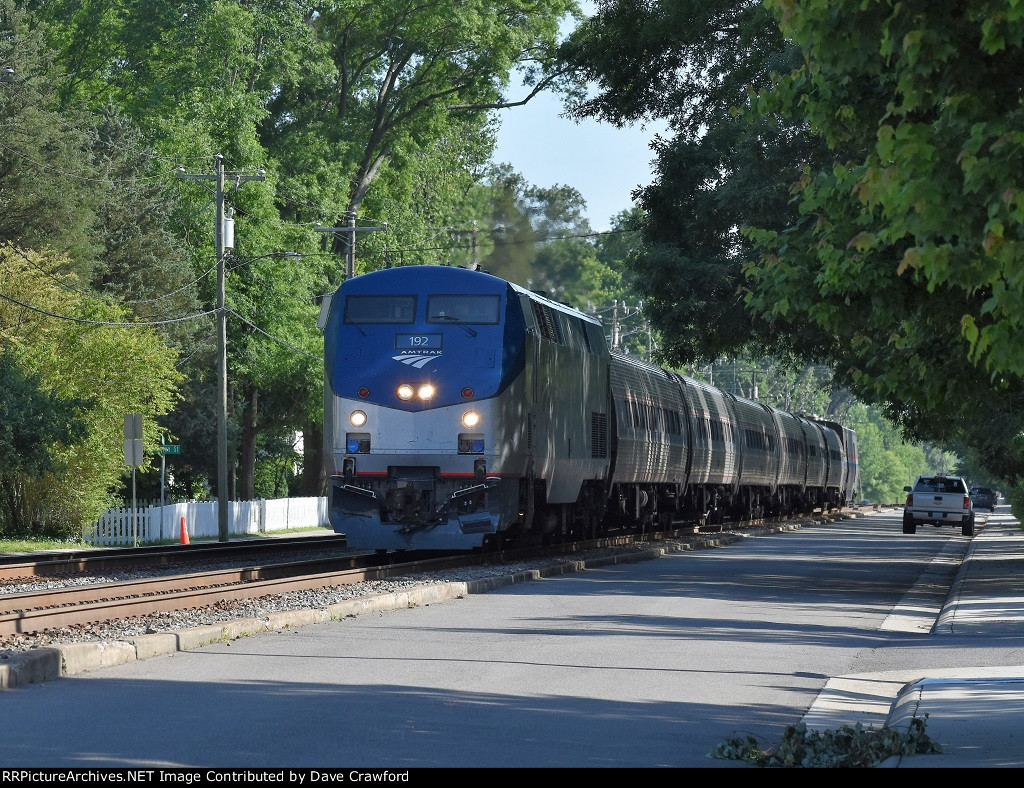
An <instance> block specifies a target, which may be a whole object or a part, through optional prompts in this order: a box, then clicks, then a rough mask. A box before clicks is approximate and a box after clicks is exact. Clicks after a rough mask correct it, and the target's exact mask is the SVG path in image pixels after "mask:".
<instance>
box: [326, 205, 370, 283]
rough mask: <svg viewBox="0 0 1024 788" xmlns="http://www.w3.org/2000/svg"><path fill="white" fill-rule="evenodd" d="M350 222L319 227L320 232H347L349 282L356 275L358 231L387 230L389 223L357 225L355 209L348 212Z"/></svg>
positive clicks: (347, 271) (347, 276)
mask: <svg viewBox="0 0 1024 788" xmlns="http://www.w3.org/2000/svg"><path fill="white" fill-rule="evenodd" d="M346 214H347V216H348V222H347V223H346V225H345V226H344V227H317V228H316V231H317V232H318V233H345V234H347V235H348V240H347V241H346V242H345V245H346V246H347V248H346V250H345V281H346V282H347V281H348V280H349V279H351V278H352V277H353V276H355V275H356V233H364V232H374V231H376V230H387V229H388V223H387V222H384V223H383V224H381V226H380V227H356V215H355V213H354V212H353V211H347V212H346Z"/></svg>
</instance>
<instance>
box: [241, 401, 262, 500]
mask: <svg viewBox="0 0 1024 788" xmlns="http://www.w3.org/2000/svg"><path fill="white" fill-rule="evenodd" d="M258 404H259V391H258V390H257V388H256V387H255V386H247V387H246V389H245V410H244V411H243V413H242V446H241V458H240V459H241V467H240V468H239V473H238V481H239V486H240V487H241V490H240V499H241V500H243V501H251V500H252V499H253V498H255V497H256V437H257V435H258V429H259V427H258V411H257V406H258Z"/></svg>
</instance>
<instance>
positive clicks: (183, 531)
mask: <svg viewBox="0 0 1024 788" xmlns="http://www.w3.org/2000/svg"><path fill="white" fill-rule="evenodd" d="M181 543H182V544H188V543H189V542H188V528H186V527H185V518H184V517H182V518H181Z"/></svg>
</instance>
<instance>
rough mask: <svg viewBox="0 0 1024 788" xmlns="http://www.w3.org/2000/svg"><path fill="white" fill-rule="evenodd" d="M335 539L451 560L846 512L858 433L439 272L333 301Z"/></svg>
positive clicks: (510, 288)
mask: <svg viewBox="0 0 1024 788" xmlns="http://www.w3.org/2000/svg"><path fill="white" fill-rule="evenodd" d="M323 314H324V317H323V319H322V321H321V325H322V327H323V328H324V344H325V356H324V357H325V386H324V393H325V441H326V444H327V450H328V454H329V463H330V468H329V473H330V477H329V489H328V495H329V511H330V519H331V525H332V527H333V529H334V530H335V531H336V532H338V533H343V534H345V536H346V539H347V542H348V544H349V545H350V546H352V547H354V548H358V549H376V550H381V551H384V550H407V549H427V550H432V549H436V550H450V549H466V550H469V549H473V548H477V547H489V546H498V545H511V544H518V543H523V542H528V541H541V540H566V539H573V538H583V537H588V536H597V535H601V534H609V533H617V532H622V531H628V530H638V529H648V530H650V529H654V528H667V527H669V526H670V524H671V523H672V522H673V521H674V520H678V519H689V520H692V521H700V522H704V523H721V522H723V521H724V520H726V519H727V518H728V519H732V520H748V519H752V518H757V517H761V516H764V515H767V514H788V513H796V512H808V513H809V512H811V511H812V510H813V509H815V508H822V509H825V510H828V509H833V508H838V507H841V506H843V505H845V504H847V503H849V502H851V501H852V500H854V498H855V495H856V490H857V487H858V481H859V479H858V461H857V437H856V434H855V433H854V432H853V431H852V430H850V429H848V428H846V427H843V426H841V425H840V424H837V423H835V422H829V421H822V420H816V419H811V418H806V417H804V416H801V415H796V414H792V413H788V412H784V411H780V410H776V409H774V408H771V407H769V406H767V405H764V404H762V403H760V402H756V401H753V400H748V399H744V398H743V397H738V396H734V395H732V394H728V393H726V392H723V391H721V390H720V389H717V388H715V387H713V386H710V385H708V384H706V383H702V382H700V381H697V380H693V379H691V378H688V377H685V376H683V375H680V374H678V373H676V372H672V371H670V370H666V369H662V368H660V367H658V366H656V365H654V364H651V363H647V362H644V361H640V360H638V359H636V358H632V357H628V356H624V355H620V354H618V353H615V352H610V351H609V349H608V345H607V343H606V341H605V334H604V329H603V327H602V325H601V323H600V321H599V320H598V319H597V318H595V317H593V316H591V315H587V314H585V313H583V312H580V311H578V310H576V309H573V308H571V307H568V306H566V305H564V304H560V303H558V302H556V301H552V300H550V299H548V298H546V297H544V296H543V295H541V294H539V293H535V292H531V291H529V290H526V289H524V288H522V287H519V286H518V285H515V284H513V283H511V282H507V281H505V280H502V279H499V278H498V277H495V276H492V275H490V274H487V273H484V272H480V271H473V270H469V269H465V268H457V267H449V266H436V265H423V266H408V267H402V268H391V269H386V270H382V271H377V272H374V273H369V274H364V275H361V276H357V277H354V278H352V279H350V280H348V281H346V282H345V283H344V284H343V285H342V286H341V288H340V289H339V290H338V291H337V292H336V293H335V294H334V295H333V297H332V298H331V299H330V302H329V303H328V304H325V308H324V313H323Z"/></svg>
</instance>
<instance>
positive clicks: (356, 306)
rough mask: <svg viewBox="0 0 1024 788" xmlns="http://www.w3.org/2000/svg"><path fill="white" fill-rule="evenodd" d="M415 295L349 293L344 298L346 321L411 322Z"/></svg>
mask: <svg viewBox="0 0 1024 788" xmlns="http://www.w3.org/2000/svg"><path fill="white" fill-rule="evenodd" d="M415 319H416V296H411V295H350V296H349V297H348V298H346V299H345V322H346V323H412V322H414V321H415Z"/></svg>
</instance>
